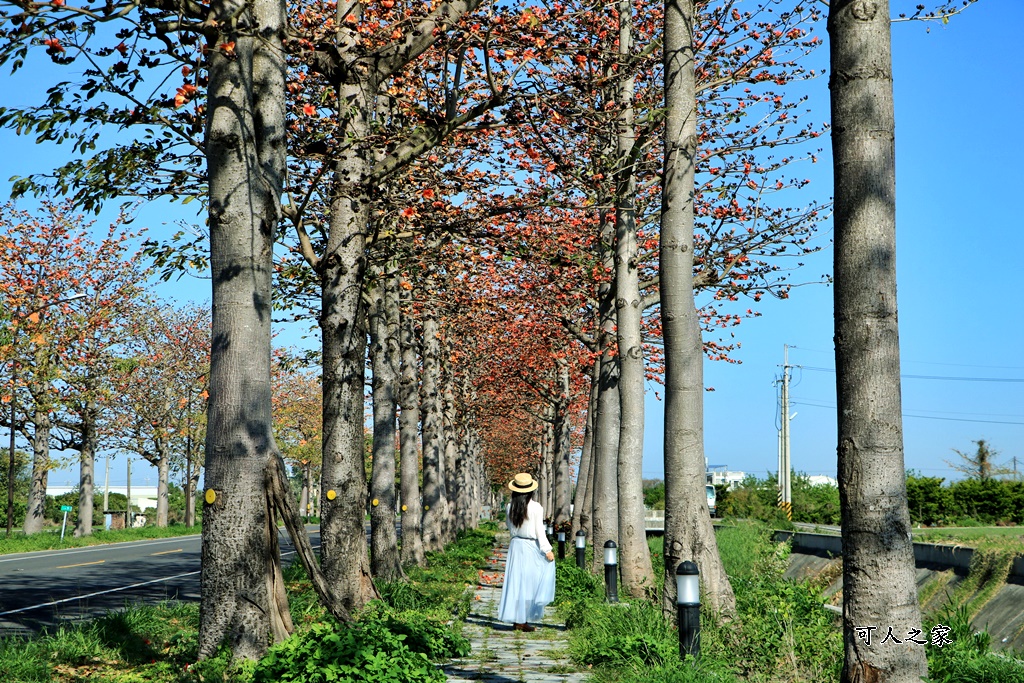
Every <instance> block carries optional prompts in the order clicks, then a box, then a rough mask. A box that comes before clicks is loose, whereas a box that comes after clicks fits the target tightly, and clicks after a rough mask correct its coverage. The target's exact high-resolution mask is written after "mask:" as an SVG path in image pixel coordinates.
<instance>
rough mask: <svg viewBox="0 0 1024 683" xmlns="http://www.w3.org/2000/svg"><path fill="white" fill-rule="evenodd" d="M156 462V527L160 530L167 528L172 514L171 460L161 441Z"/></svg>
mask: <svg viewBox="0 0 1024 683" xmlns="http://www.w3.org/2000/svg"><path fill="white" fill-rule="evenodd" d="M157 457H158V460H157V461H156V525H157V526H158V527H160V528H164V527H166V526H167V522H168V519H167V518H168V516H169V514H170V508H171V501H170V496H169V494H168V490H167V484H168V482H169V481H170V478H171V459H170V458H169V457H168V453H167V446H166V444H165V443H163V441H162V440H161V443H160V446H159V447H158V449H157Z"/></svg>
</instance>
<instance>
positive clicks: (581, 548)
mask: <svg viewBox="0 0 1024 683" xmlns="http://www.w3.org/2000/svg"><path fill="white" fill-rule="evenodd" d="M586 563H587V532H586V531H584V530H583V529H580V530H579V531H577V532H576V566H577V567H579V568H580V569H586Z"/></svg>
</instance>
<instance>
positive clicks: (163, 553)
mask: <svg viewBox="0 0 1024 683" xmlns="http://www.w3.org/2000/svg"><path fill="white" fill-rule="evenodd" d="M184 550H185V549H184V548H177V549H176V550H162V551H160V552H158V553H150V554H149V556H150V557H153V556H154V555H170V554H171V553H180V552H184Z"/></svg>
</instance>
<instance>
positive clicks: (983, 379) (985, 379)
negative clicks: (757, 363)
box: [795, 365, 1024, 383]
mask: <svg viewBox="0 0 1024 683" xmlns="http://www.w3.org/2000/svg"><path fill="white" fill-rule="evenodd" d="M795 367H799V368H802V369H804V370H813V371H814V372H835V368H814V367H810V366H808V365H799V366H795ZM900 378H901V379H938V380H946V381H954V382H1020V383H1024V377H947V376H944V375H900Z"/></svg>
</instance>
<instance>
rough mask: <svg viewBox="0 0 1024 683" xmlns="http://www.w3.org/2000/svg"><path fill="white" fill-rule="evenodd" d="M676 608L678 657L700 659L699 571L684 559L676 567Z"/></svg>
mask: <svg viewBox="0 0 1024 683" xmlns="http://www.w3.org/2000/svg"><path fill="white" fill-rule="evenodd" d="M676 609H677V610H678V618H679V657H680V658H681V659H684V660H685V659H686V655H690V656H691V657H693V658H694V659H695V660H696V659H700V572H699V571H698V570H697V565H696V564H694V563H693V562H691V561H690V560H684V561H683V562H680V563H679V566H678V567H676Z"/></svg>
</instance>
